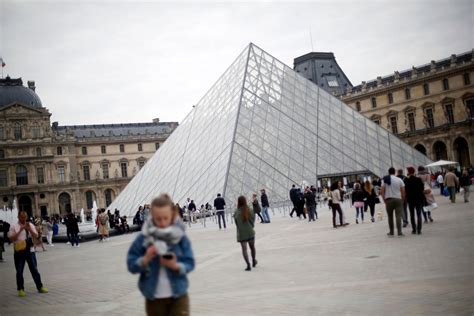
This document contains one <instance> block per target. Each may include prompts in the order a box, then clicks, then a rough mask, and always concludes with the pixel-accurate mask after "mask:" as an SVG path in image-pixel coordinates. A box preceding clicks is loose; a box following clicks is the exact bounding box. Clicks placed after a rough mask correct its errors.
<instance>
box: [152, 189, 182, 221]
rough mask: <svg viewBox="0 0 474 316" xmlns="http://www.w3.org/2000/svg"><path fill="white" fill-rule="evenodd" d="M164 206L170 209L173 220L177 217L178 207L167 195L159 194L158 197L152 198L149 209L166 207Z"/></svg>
mask: <svg viewBox="0 0 474 316" xmlns="http://www.w3.org/2000/svg"><path fill="white" fill-rule="evenodd" d="M166 206H169V207H170V208H171V211H172V214H173V219H175V218H176V216H177V215H178V207H177V206H176V204H175V203H174V202H173V200H172V199H171V197H170V196H169V194H167V193H161V194H160V195H158V196H157V197H156V198H154V199H153V200H152V201H151V208H154V207H157V208H159V207H166Z"/></svg>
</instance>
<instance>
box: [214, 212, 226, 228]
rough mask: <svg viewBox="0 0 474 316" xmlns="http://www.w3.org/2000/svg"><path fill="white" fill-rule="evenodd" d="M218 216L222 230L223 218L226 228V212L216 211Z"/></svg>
mask: <svg viewBox="0 0 474 316" xmlns="http://www.w3.org/2000/svg"><path fill="white" fill-rule="evenodd" d="M216 215H217V220H218V221H219V229H221V228H222V227H221V218H222V222H223V223H224V228H226V226H225V211H224V210H218V211H216Z"/></svg>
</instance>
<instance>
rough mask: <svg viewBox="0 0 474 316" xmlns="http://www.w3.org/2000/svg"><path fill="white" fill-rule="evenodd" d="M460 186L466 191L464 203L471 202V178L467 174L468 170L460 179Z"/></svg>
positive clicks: (464, 171) (463, 172)
mask: <svg viewBox="0 0 474 316" xmlns="http://www.w3.org/2000/svg"><path fill="white" fill-rule="evenodd" d="M459 185H460V186H461V188H463V190H464V193H463V195H464V203H467V202H469V194H470V192H469V190H470V188H471V177H469V173H468V172H467V170H466V169H464V170H463V171H462V175H461V178H459Z"/></svg>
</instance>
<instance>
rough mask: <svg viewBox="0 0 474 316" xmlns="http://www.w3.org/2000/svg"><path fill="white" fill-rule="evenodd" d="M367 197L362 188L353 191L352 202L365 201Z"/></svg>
mask: <svg viewBox="0 0 474 316" xmlns="http://www.w3.org/2000/svg"><path fill="white" fill-rule="evenodd" d="M364 199H365V194H364V192H362V190H360V189H359V190H354V191H352V204H354V202H363V201H364Z"/></svg>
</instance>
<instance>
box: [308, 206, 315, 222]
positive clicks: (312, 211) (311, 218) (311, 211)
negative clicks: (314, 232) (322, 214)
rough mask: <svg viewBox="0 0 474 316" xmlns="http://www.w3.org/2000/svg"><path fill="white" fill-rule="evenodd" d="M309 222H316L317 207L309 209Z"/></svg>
mask: <svg viewBox="0 0 474 316" xmlns="http://www.w3.org/2000/svg"><path fill="white" fill-rule="evenodd" d="M308 217H309V221H310V222H311V221H316V205H314V206H310V207H308Z"/></svg>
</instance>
